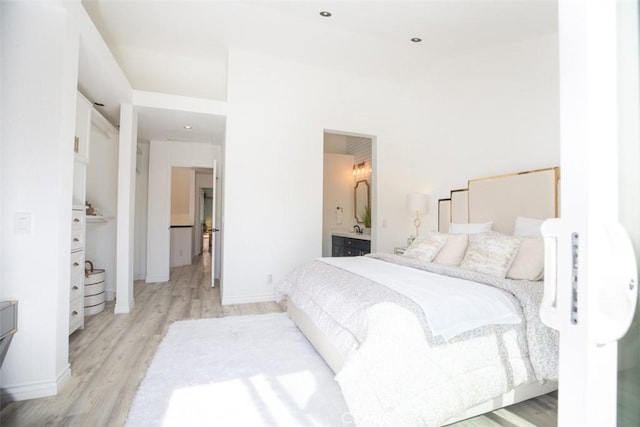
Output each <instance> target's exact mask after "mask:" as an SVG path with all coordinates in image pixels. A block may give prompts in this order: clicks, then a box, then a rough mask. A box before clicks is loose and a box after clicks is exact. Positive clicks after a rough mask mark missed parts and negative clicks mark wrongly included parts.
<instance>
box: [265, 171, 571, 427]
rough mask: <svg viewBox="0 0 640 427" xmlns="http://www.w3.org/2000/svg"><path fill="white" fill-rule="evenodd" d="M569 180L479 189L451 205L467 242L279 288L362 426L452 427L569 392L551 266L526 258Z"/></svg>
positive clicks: (534, 177)
mask: <svg viewBox="0 0 640 427" xmlns="http://www.w3.org/2000/svg"><path fill="white" fill-rule="evenodd" d="M524 175H529V176H526V177H524V179H523V176H524ZM558 179H559V171H558V169H557V168H550V169H544V170H538V171H531V172H527V173H519V174H509V175H502V176H499V177H493V178H491V179H481V180H470V181H469V182H468V189H466V191H465V192H463V193H464V198H465V199H464V200H460V196H461V195H462V194H461V193H462V192H459V191H456V193H457V194H456V197H455V202H454V203H448V204H446V205H445V204H440V203H439V206H443V208H445V209H446V210H447V213H448V215H449V216H450V218H454V217H455V218H456V221H459V222H452V221H451V219H449V221H448V222H449V224H447V221H443V220H442V218H439V221H438V224H439V227H443V226H444V225H446V226H447V227H449V230H448V231H452V233H455V234H447V233H438V232H431V233H428V234H427V236H426V237H425V239H423V240H421V241H420V242H416V243H415V244H414V245H412V246H411V247H410V248H409V249H411V250H407V252H405V255H391V254H370V255H368V256H365V257H354V258H323V259H317V260H314V261H311V262H309V263H307V264H305V265H303V266H300V267H299V268H297V269H295V270H294V271H293V272H291V273H290V274H289V275H288V276H287V277H286V278H285V279H284V280H282V281H280V282H279V283H278V285H277V286H276V293H277V297H278V299H285V298H286V300H287V309H288V312H289V315H290V316H291V318H292V319H293V320H294V322H295V323H296V324H297V325H298V327H299V328H300V329H301V331H302V332H303V333H304V334H305V336H306V337H307V338H308V339H309V341H310V342H311V343H312V344H313V345H314V346H315V348H316V349H317V350H318V352H319V353H320V354H321V355H322V357H323V358H324V360H325V361H326V362H327V364H328V365H329V366H330V367H331V369H333V371H334V372H335V373H336V380H337V381H338V383H339V384H340V387H341V389H342V392H343V395H344V397H345V400H346V402H347V404H348V406H349V409H350V412H351V415H352V417H353V419H354V421H355V422H356V424H357V425H367V426H369V425H406V426H410V425H443V424H448V423H452V422H455V421H457V420H461V419H464V418H468V417H471V416H475V415H478V414H481V413H485V412H489V411H492V410H494V409H497V408H500V407H503V406H507V405H510V404H513V403H516V402H519V401H522V400H526V399H529V398H531V397H534V396H538V395H541V394H545V393H548V392H550V391H553V390H555V389H556V388H557V382H556V381H557V351H558V340H557V339H558V337H557V332H556V331H554V330H552V329H550V328H547V327H546V326H544V325H543V324H542V322H541V321H540V317H539V314H538V310H539V305H540V302H541V300H542V293H543V285H542V282H541V281H539V280H536V279H539V278H540V274H537V273H536V272H537V270H536V268H537V269H540V267H539V265H538V267H536V268H533V267H532V265H533V264H532V263H531V262H530V259H529V255H530V253H532V252H531V246H528V248H529V249H526V250H525V249H523V248H525V246H523V242H525V240H526V241H527V244H532V243H535V244H537V240H538V237H536V236H532V235H525V234H522V230H527V227H528V228H531V224H532V223H533V224H535V223H536V219H538V220H542V219H544V218H548V217H552V216H556V215H557V185H558ZM496 191H497V192H498V193H499V194H498V195H496ZM522 192H525V193H526V194H527V195H528V196H527V197H524V199H526V200H525V201H524V202H518V203H519V206H516V208H513V206H511V205H513V203H512V202H513V200H520V199H519V198H518V197H519V196H517V195H518V194H521V193H522ZM514 194H516V195H514ZM533 195H536V196H535V197H534V196H533ZM536 198H537V199H536ZM521 199H522V198H521ZM550 200H551V201H550ZM505 204H509V205H510V206H508V207H505V206H503V205H505ZM460 206H464V210H466V212H460ZM541 206H543V208H540V207H541ZM492 211H494V212H492ZM505 211H508V212H509V213H507V214H505ZM463 214H466V220H467V221H468V222H469V224H462V221H460V218H461V217H463V216H464V215H463ZM490 218H496V220H495V222H494V220H493V219H490ZM481 221H482V222H481ZM518 221H520V223H519V224H520V225H518ZM443 224H444V225H443ZM487 224H490V225H489V226H488V228H489V230H490V231H489V230H487ZM538 227H539V225H538ZM534 228H535V226H534ZM496 229H497V231H498V232H497V231H496ZM478 230H480V231H478ZM507 232H508V233H509V234H506V233H507ZM512 234H516V235H515V236H513V235H512ZM463 241H464V243H462V242H463ZM525 255H527V259H526V260H525V261H526V262H525V261H522V262H520V261H519V260H518V257H519V256H520V257H521V258H523V259H524V257H525ZM518 262H520V263H519V264H518ZM538 264H539V262H538ZM522 266H524V270H523V269H522ZM518 268H520V269H518ZM527 268H528V270H527ZM532 268H533V269H532ZM513 269H516V271H514V272H513V274H512V270H513ZM505 276H509V277H505Z"/></svg>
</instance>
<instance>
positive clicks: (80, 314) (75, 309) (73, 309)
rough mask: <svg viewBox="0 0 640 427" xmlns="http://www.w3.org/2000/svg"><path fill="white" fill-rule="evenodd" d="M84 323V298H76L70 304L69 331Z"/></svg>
mask: <svg viewBox="0 0 640 427" xmlns="http://www.w3.org/2000/svg"><path fill="white" fill-rule="evenodd" d="M83 323H84V298H76V299H74V300H72V301H71V303H70V304H69V333H71V332H73V331H75V330H76V329H78V328H79V327H81V326H82V325H83Z"/></svg>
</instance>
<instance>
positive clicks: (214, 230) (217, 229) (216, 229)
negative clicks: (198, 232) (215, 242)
mask: <svg viewBox="0 0 640 427" xmlns="http://www.w3.org/2000/svg"><path fill="white" fill-rule="evenodd" d="M211 231H213V232H214V233H215V232H216V231H220V229H219V228H213V229H211Z"/></svg>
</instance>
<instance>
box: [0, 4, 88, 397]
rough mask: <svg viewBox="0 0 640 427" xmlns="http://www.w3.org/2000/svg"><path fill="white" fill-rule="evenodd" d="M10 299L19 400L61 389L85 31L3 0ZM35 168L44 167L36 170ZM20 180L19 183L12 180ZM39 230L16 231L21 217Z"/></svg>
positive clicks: (55, 14) (68, 19)
mask: <svg viewBox="0 0 640 427" xmlns="http://www.w3.org/2000/svg"><path fill="white" fill-rule="evenodd" d="M0 8H1V11H2V12H1V16H2V21H1V24H0V31H1V36H0V39H1V40H2V83H1V86H2V138H1V140H2V165H1V167H0V174H1V175H2V178H1V181H2V182H3V184H4V185H3V188H2V194H1V195H0V197H1V200H2V202H1V203H2V243H1V244H2V248H1V250H0V257H1V258H2V270H1V271H0V286H1V288H0V300H8V299H15V300H18V304H19V307H18V332H17V334H16V335H15V337H14V339H13V342H12V343H11V347H10V348H9V352H8V354H7V358H6V360H5V362H4V365H3V366H2V371H1V372H0V376H1V379H0V383H1V384H2V389H3V390H2V391H3V393H4V394H8V395H11V396H12V398H14V399H18V400H21V399H28V398H36V397H41V396H46V395H51V394H55V393H57V391H58V390H59V389H60V387H62V385H63V384H64V383H65V382H66V380H67V379H68V378H69V376H70V371H69V363H68V331H69V280H70V233H71V189H72V179H73V176H72V174H73V140H74V127H75V126H74V123H75V104H76V85H77V64H78V38H79V33H78V28H77V21H76V17H75V15H74V14H73V13H70V12H69V11H68V10H67V8H66V7H65V6H64V5H62V3H59V2H53V1H52V2H38V3H36V2H2V3H0ZM34 171H35V172H36V173H34ZM7 183H11V185H6V184H7ZM19 212H22V213H29V214H30V215H31V231H30V232H27V233H19V232H16V231H14V224H13V221H14V218H15V215H16V213H19Z"/></svg>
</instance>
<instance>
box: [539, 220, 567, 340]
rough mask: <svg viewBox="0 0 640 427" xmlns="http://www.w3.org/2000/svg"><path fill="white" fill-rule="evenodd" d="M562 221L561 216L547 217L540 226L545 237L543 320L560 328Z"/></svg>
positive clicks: (541, 313)
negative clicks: (559, 279)
mask: <svg viewBox="0 0 640 427" xmlns="http://www.w3.org/2000/svg"><path fill="white" fill-rule="evenodd" d="M561 228H562V223H561V222H560V219H559V218H551V219H547V220H546V221H545V222H544V223H543V224H542V227H541V228H540V232H541V233H542V237H543V239H544V288H543V289H544V293H543V296H542V303H541V304H540V319H542V322H543V323H544V324H545V325H547V326H549V327H551V328H553V329H558V328H559V325H560V319H559V312H558V306H557V303H558V241H559V236H560V234H561Z"/></svg>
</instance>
